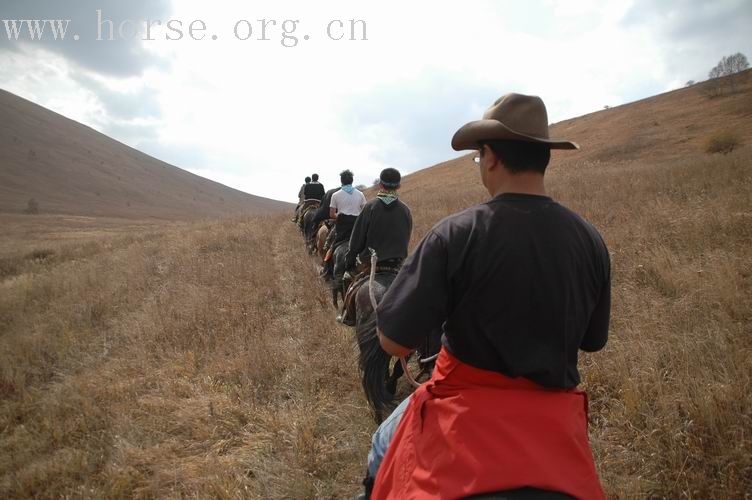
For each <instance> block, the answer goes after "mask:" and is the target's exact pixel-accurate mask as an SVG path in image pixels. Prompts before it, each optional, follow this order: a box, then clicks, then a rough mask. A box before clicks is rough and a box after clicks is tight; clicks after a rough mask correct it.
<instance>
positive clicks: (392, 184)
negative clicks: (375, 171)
mask: <svg viewBox="0 0 752 500" xmlns="http://www.w3.org/2000/svg"><path fill="white" fill-rule="evenodd" d="M379 182H381V184H382V185H383V186H384V187H385V188H387V189H394V188H398V187H399V186H400V182H402V176H401V175H400V173H399V170H397V169H396V168H385V169H384V170H382V171H381V175H379Z"/></svg>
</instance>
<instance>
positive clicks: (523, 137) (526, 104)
mask: <svg viewBox="0 0 752 500" xmlns="http://www.w3.org/2000/svg"><path fill="white" fill-rule="evenodd" d="M495 139H502V140H504V139H505V140H512V141H527V142H537V143H541V144H548V145H549V146H550V147H551V149H580V147H579V146H578V145H577V144H576V143H574V142H571V141H567V140H564V139H552V138H549V137H548V113H546V105H545V104H543V100H542V99H541V98H540V97H538V96H529V95H522V94H514V93H512V94H506V95H503V96H501V97H500V98H499V99H498V100H497V101H496V102H495V103H494V105H493V106H491V107H490V108H488V110H486V112H485V113H484V114H483V119H482V120H476V121H472V122H470V123H467V124H465V125H463V126H462V128H460V129H459V130H458V131H457V132H456V133H455V134H454V137H452V148H454V150H455V151H462V150H465V149H478V143H479V142H480V141H490V140H495Z"/></svg>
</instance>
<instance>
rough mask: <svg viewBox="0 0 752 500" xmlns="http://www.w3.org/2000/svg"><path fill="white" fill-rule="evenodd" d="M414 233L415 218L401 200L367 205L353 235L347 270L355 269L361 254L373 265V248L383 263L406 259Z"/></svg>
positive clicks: (378, 200) (346, 263)
mask: <svg viewBox="0 0 752 500" xmlns="http://www.w3.org/2000/svg"><path fill="white" fill-rule="evenodd" d="M412 231H413V217H412V214H411V213H410V209H409V208H408V206H407V205H405V204H404V203H402V201H401V200H394V201H393V202H391V203H390V204H388V205H387V204H386V203H384V202H383V201H381V200H380V199H379V198H374V199H373V200H371V201H369V202H368V203H366V206H364V207H363V210H361V212H360V215H358V220H356V221H355V227H354V228H353V231H352V235H351V236H350V250H349V251H348V252H347V257H346V258H345V269H351V268H352V267H353V266H354V265H355V260H356V258H357V257H358V255H360V260H361V262H370V261H371V253H370V251H369V248H373V249H374V250H376V255H377V258H378V259H379V262H383V261H387V260H394V259H400V260H401V259H404V258H405V257H407V247H408V245H409V244H410V234H411V233H412Z"/></svg>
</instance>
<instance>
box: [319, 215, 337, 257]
mask: <svg viewBox="0 0 752 500" xmlns="http://www.w3.org/2000/svg"><path fill="white" fill-rule="evenodd" d="M332 225H334V222H333V221H332V220H331V219H327V220H325V221H323V222H322V223H321V225H319V229H318V231H316V252H317V253H318V255H319V257H320V258H321V260H322V261H323V260H324V258H325V257H326V250H324V244H325V243H326V239H327V238H328V237H329V231H331V226H332Z"/></svg>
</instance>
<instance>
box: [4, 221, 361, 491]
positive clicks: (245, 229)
mask: <svg viewBox="0 0 752 500" xmlns="http://www.w3.org/2000/svg"><path fill="white" fill-rule="evenodd" d="M280 222H281V220H280V218H277V219H270V218H262V219H253V220H252V219H241V220H233V221H225V222H214V223H204V224H198V225H192V226H190V227H184V228H176V229H170V230H163V231H161V232H151V233H142V234H141V235H140V236H139V237H134V238H133V240H121V241H116V243H115V244H112V243H111V242H105V243H99V240H97V239H95V240H92V241H91V242H89V243H87V244H85V245H89V246H92V247H99V246H100V245H101V246H102V248H99V249H100V250H102V251H92V252H88V251H87V252H84V253H83V255H82V256H81V257H80V258H73V259H70V260H66V261H60V262H56V263H48V264H46V265H40V267H38V268H33V269H31V268H30V269H25V270H24V271H25V272H23V273H21V274H15V275H13V276H11V277H9V278H6V279H4V280H3V281H2V284H1V285H0V286H1V287H2V293H1V294H0V318H1V319H2V321H0V325H2V327H1V328H0V337H1V338H2V343H0V398H2V399H1V401H2V403H1V405H0V497H2V498H8V497H28V496H33V495H37V496H43V497H53V496H54V497H57V496H95V497H101V496H106V497H111V496H114V497H119V496H124V497H131V496H136V497H152V496H200V497H226V498H236V497H239V496H254V497H274V498H305V497H332V496H334V497H343V496H347V495H349V494H350V493H351V492H352V491H353V490H354V489H355V487H356V486H355V485H356V484H357V481H358V480H359V479H360V476H361V475H362V472H363V470H364V466H363V457H364V453H365V451H366V450H367V444H368V433H369V432H370V421H369V420H370V417H369V415H368V411H367V408H366V406H365V403H364V401H363V398H362V396H361V393H360V391H359V386H358V383H357V379H356V377H355V376H354V374H355V370H356V365H355V361H354V353H353V349H352V341H351V338H350V335H351V333H350V332H349V331H348V330H347V329H345V328H343V327H338V326H336V324H335V323H334V322H333V321H332V315H331V310H330V309H329V306H328V303H327V296H326V294H324V292H323V291H322V290H321V289H320V288H319V287H318V283H317V278H316V276H315V274H314V273H313V271H312V266H311V262H310V261H309V260H308V259H307V258H306V256H305V254H304V251H303V249H302V248H301V246H300V240H299V236H298V235H297V234H296V232H295V229H294V227H293V226H292V224H289V223H288V224H285V225H284V226H282V225H280ZM104 241H106V240H104Z"/></svg>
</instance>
